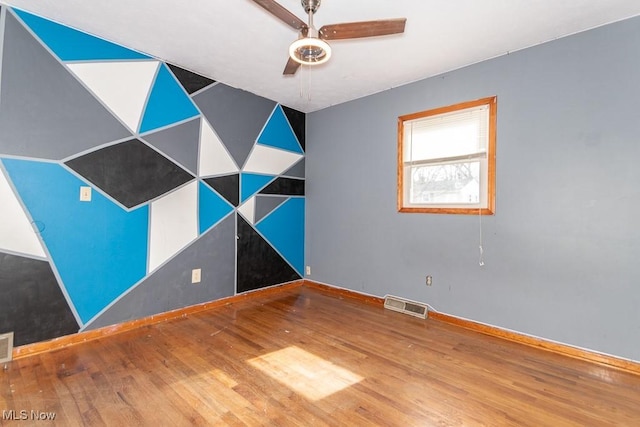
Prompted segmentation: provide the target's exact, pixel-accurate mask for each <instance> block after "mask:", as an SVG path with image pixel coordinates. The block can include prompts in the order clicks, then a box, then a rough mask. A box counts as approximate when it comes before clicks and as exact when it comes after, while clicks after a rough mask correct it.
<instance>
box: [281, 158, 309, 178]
mask: <svg viewBox="0 0 640 427" xmlns="http://www.w3.org/2000/svg"><path fill="white" fill-rule="evenodd" d="M304 172H305V159H302V160H300V161H299V162H298V163H296V164H295V165H293V166H292V167H291V168H290V169H289V170H287V171H285V172H284V173H283V174H282V175H283V176H290V177H292V178H304Z"/></svg>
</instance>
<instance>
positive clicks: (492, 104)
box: [397, 96, 497, 215]
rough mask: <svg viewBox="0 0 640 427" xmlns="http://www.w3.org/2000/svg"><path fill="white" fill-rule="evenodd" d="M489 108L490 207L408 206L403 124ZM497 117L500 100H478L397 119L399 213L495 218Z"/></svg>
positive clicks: (488, 186)
mask: <svg viewBox="0 0 640 427" xmlns="http://www.w3.org/2000/svg"><path fill="white" fill-rule="evenodd" d="M481 105H487V106H488V107H489V129H488V141H487V195H486V196H487V199H486V200H487V206H486V207H483V208H478V207H472V208H469V207H459V208H458V207H450V206H447V207H436V206H433V207H423V206H405V203H404V197H405V191H404V123H405V122H406V121H410V120H416V119H420V118H425V117H430V116H436V115H439V114H445V113H451V112H454V111H458V110H464V109H467V108H473V107H478V106H481ZM496 117H497V97H496V96H491V97H487V98H481V99H477V100H475V101H467V102H462V103H459V104H454V105H449V106H446V107H440V108H434V109H431V110H426V111H421V112H418V113H412V114H407V115H404V116H400V117H398V188H397V190H398V199H397V200H398V206H397V207H398V212H406V213H436V214H461V215H479V214H480V215H493V214H494V213H495V203H496V200H495V197H496V121H497V120H496Z"/></svg>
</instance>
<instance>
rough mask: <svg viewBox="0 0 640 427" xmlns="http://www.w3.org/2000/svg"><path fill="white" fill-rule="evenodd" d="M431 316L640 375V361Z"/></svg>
mask: <svg viewBox="0 0 640 427" xmlns="http://www.w3.org/2000/svg"><path fill="white" fill-rule="evenodd" d="M429 318H430V319H434V320H439V321H441V322H446V323H449V324H451V325H455V326H459V327H461V328H465V329H470V330H472V331H475V332H479V333H482V334H485V335H491V336H493V337H498V338H502V339H505V340H508V341H514V342H517V343H519V344H524V345H528V346H530V347H536V348H539V349H542V350H547V351H551V352H553V353H558V354H561V355H563V356H568V357H572V358H574V359H580V360H585V361H587V362H591V363H596V364H598V365H603V366H607V367H610V368H616V369H620V370H623V371H627V372H631V373H633V374H636V375H640V363H638V362H635V361H632V360H627V359H622V358H618V357H615V356H611V355H608V354H602V353H598V352H595V351H591V350H585V349H581V348H577V347H573V346H570V345H568V344H561V343H557V342H553V341H547V340H545V339H543V338H538V337H532V336H529V335H524V334H521V333H518V332H513V331H509V330H505V329H502V328H498V327H497V326H490V325H485V324H483V323H478V322H474V321H472V320H467V319H461V318H459V317H456V316H451V315H449V314H445V313H440V312H436V311H430V312H429Z"/></svg>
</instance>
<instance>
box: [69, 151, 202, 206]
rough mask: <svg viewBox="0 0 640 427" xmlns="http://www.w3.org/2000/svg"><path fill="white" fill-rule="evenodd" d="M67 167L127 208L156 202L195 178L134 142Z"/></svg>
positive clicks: (98, 152) (85, 156)
mask: <svg viewBox="0 0 640 427" xmlns="http://www.w3.org/2000/svg"><path fill="white" fill-rule="evenodd" d="M66 165H67V166H69V167H70V168H71V169H73V170H74V171H76V172H77V173H78V174H80V175H81V176H82V177H84V178H86V179H87V180H88V181H90V182H92V183H93V184H94V185H95V186H97V187H98V188H100V189H102V190H103V191H104V192H105V193H107V194H109V195H110V196H111V197H113V198H114V199H116V200H117V201H118V202H120V203H122V204H123V205H124V206H126V207H128V208H131V207H134V206H137V205H139V204H141V203H145V202H148V201H149V200H151V199H155V198H156V197H158V196H161V195H162V194H165V193H167V192H169V191H171V190H173V189H174V188H178V187H179V186H181V185H182V184H185V183H187V182H189V181H191V180H192V179H193V178H194V177H193V176H192V175H190V174H189V173H188V172H186V171H185V170H184V169H182V168H180V167H179V166H178V165H176V164H175V163H173V162H172V161H170V160H169V159H167V158H166V157H164V156H163V155H161V154H160V153H158V152H157V151H155V150H154V149H152V148H151V147H149V146H148V145H146V144H145V143H143V142H141V141H139V140H137V139H130V140H129V141H125V142H121V143H119V144H114V145H109V146H108V147H105V148H102V149H100V150H96V151H93V152H91V153H88V154H85V155H84V156H80V157H76V158H75V159H71V160H69V161H67V162H66Z"/></svg>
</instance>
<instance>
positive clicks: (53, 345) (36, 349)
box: [12, 280, 303, 360]
mask: <svg viewBox="0 0 640 427" xmlns="http://www.w3.org/2000/svg"><path fill="white" fill-rule="evenodd" d="M302 284H303V281H302V280H297V281H295V282H289V283H285V284H283V285H277V286H272V287H269V288H263V289H258V290H255V291H251V292H246V293H243V294H239V295H234V296H232V297H228V298H222V299H219V300H215V301H210V302H205V303H202V304H196V305H191V306H188V307H184V308H180V309H177V310H172V311H168V312H166V313H160V314H155V315H153V316H148V317H143V318H141V319H136V320H130V321H128V322H123V323H118V324H116V325H112V326H106V327H104V328H99V329H94V330H91V331H85V332H78V333H77V334H73V335H66V336H63V337H59V338H54V339H52V340H49V341H43V342H37V343H33V344H26V345H23V346H20V347H16V348H14V349H13V353H12V355H13V360H16V359H21V358H25V357H29V356H33V355H36V354H40V353H45V352H48V351H52V350H58V349H61V348H64V347H68V346H71V345H75V344H80V343H83V342H87V341H92V340H97V339H100V338H104V337H107V336H109V335H114V334H120V333H122V332H127V331H130V330H132V329H137V328H142V327H144V326H149V325H154V324H156V323H161V322H166V321H167V320H171V319H177V318H180V317H186V316H189V315H192V314H195V313H199V312H201V311H205V310H209V309H212V308H214V307H220V306H223V305H229V304H233V303H237V302H240V301H244V300H247V299H253V298H261V297H264V296H268V295H272V294H276V293H279V292H282V291H283V290H286V289H292V288H295V287H298V286H302Z"/></svg>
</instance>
